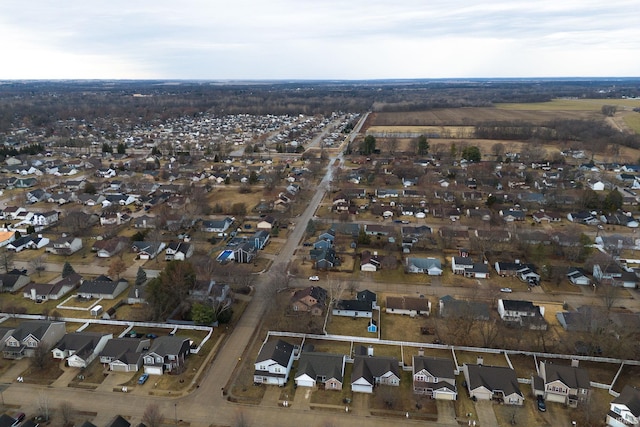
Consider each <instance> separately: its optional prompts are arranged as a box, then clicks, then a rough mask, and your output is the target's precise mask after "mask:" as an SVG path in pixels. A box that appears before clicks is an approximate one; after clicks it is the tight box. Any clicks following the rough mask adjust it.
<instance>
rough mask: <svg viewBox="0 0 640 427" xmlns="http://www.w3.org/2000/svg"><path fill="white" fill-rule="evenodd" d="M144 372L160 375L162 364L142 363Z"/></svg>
mask: <svg viewBox="0 0 640 427" xmlns="http://www.w3.org/2000/svg"><path fill="white" fill-rule="evenodd" d="M144 373H145V374H149V375H162V374H163V370H162V365H144Z"/></svg>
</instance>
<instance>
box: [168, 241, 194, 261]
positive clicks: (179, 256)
mask: <svg viewBox="0 0 640 427" xmlns="http://www.w3.org/2000/svg"><path fill="white" fill-rule="evenodd" d="M193 250H194V245H192V244H191V243H185V242H171V243H169V245H168V246H167V249H166V250H165V251H164V259H165V260H166V261H171V260H178V261H184V260H185V259H187V258H190V257H191V255H193Z"/></svg>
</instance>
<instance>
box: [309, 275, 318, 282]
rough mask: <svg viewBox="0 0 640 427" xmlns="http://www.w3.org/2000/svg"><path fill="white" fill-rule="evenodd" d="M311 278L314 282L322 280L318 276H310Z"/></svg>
mask: <svg viewBox="0 0 640 427" xmlns="http://www.w3.org/2000/svg"><path fill="white" fill-rule="evenodd" d="M309 280H311V281H312V282H317V281H318V280H320V278H319V277H318V276H310V277H309Z"/></svg>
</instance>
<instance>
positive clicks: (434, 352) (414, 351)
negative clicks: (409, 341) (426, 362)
mask: <svg viewBox="0 0 640 427" xmlns="http://www.w3.org/2000/svg"><path fill="white" fill-rule="evenodd" d="M419 350H420V349H419V348H418V347H402V354H403V356H404V359H403V360H404V361H405V363H406V364H407V365H411V364H412V363H413V356H418V351H419ZM422 352H423V354H424V356H425V357H439V358H443V359H451V360H452V361H453V354H452V353H451V351H450V350H440V349H437V348H428V347H425V348H423V349H422Z"/></svg>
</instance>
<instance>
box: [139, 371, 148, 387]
mask: <svg viewBox="0 0 640 427" xmlns="http://www.w3.org/2000/svg"><path fill="white" fill-rule="evenodd" d="M148 379H149V374H142V375H140V378H138V384H140V385H142V384H144V383H146V382H147V380H148Z"/></svg>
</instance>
